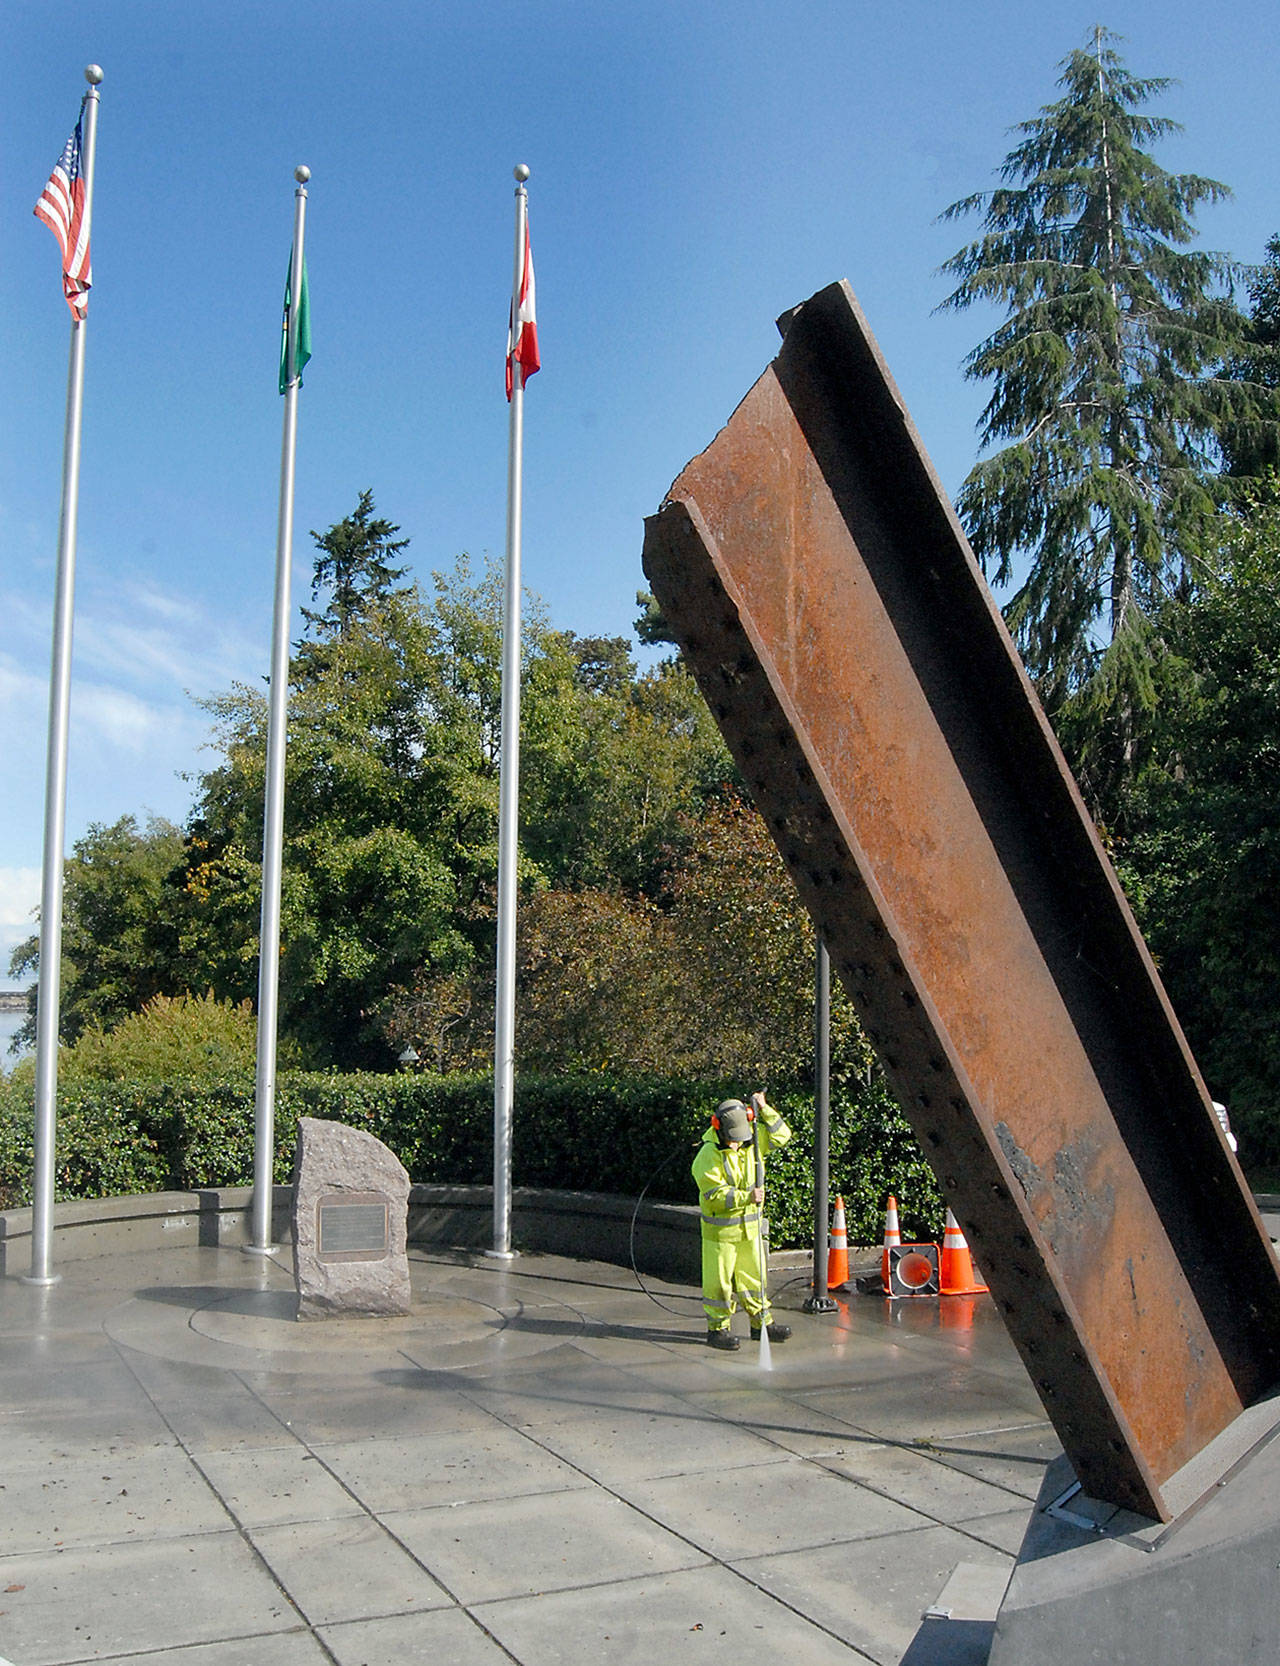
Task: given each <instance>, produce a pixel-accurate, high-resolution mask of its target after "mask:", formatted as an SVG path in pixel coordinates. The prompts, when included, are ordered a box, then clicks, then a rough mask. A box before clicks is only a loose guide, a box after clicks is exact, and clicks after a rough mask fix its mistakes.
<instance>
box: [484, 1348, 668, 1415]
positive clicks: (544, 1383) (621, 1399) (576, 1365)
mask: <svg viewBox="0 0 1280 1666" xmlns="http://www.w3.org/2000/svg"><path fill="white" fill-rule="evenodd" d="M467 1392H468V1394H469V1395H470V1396H471V1397H472V1399H473V1400H474V1401H475V1402H476V1404H477V1405H480V1406H483V1407H484V1409H485V1410H486V1411H488V1412H491V1413H492V1414H493V1415H494V1416H495V1417H499V1418H501V1419H502V1421H503V1422H504V1423H509V1424H510V1425H512V1426H513V1427H514V1428H520V1429H524V1428H540V1427H542V1426H544V1425H547V1424H551V1423H565V1422H572V1421H573V1420H574V1419H575V1418H579V1417H581V1416H582V1415H583V1413H584V1412H588V1411H591V1410H594V1409H595V1408H596V1407H597V1406H601V1405H606V1406H610V1407H614V1408H621V1407H630V1408H631V1409H632V1410H633V1411H653V1410H659V1409H661V1408H662V1407H663V1406H665V1405H666V1404H667V1403H668V1402H669V1400H670V1398H671V1396H670V1395H669V1394H668V1393H667V1392H665V1391H664V1390H662V1389H660V1388H657V1387H654V1386H653V1385H651V1383H650V1382H649V1380H648V1379H647V1377H646V1376H645V1375H644V1374H643V1373H641V1372H638V1371H634V1370H631V1371H624V1370H622V1369H620V1368H619V1367H617V1366H613V1365H607V1364H604V1363H602V1362H601V1361H599V1360H596V1359H594V1358H593V1357H592V1356H591V1355H590V1354H585V1353H583V1352H582V1350H581V1349H579V1348H576V1347H575V1348H567V1349H564V1350H563V1351H562V1352H561V1353H560V1354H559V1355H558V1357H557V1359H556V1361H555V1362H554V1364H553V1363H552V1362H551V1361H550V1360H549V1359H548V1360H547V1361H546V1362H545V1363H544V1364H542V1365H541V1366H539V1367H538V1368H536V1369H535V1370H532V1371H519V1372H504V1373H502V1374H501V1375H497V1374H494V1375H490V1376H488V1377H486V1378H485V1379H484V1380H483V1381H481V1382H478V1383H474V1384H472V1385H470V1386H469V1387H468V1390H467Z"/></svg>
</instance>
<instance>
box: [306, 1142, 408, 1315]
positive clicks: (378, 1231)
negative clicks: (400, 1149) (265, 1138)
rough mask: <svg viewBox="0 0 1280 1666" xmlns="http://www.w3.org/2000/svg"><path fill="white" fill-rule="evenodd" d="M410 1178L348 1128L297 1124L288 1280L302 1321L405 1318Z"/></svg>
mask: <svg viewBox="0 0 1280 1666" xmlns="http://www.w3.org/2000/svg"><path fill="white" fill-rule="evenodd" d="M408 1213H409V1176H408V1174H407V1173H406V1172H405V1170H404V1166H403V1165H402V1164H401V1162H400V1160H399V1158H397V1157H396V1156H395V1154H394V1153H393V1152H391V1151H388V1149H387V1147H386V1146H385V1145H383V1143H382V1141H381V1140H377V1139H375V1138H374V1137H373V1135H372V1134H366V1133H363V1132H362V1131H361V1130H360V1129H358V1128H348V1127H347V1126H346V1125H345V1123H341V1122H328V1121H322V1120H321V1119H320V1118H318V1117H311V1116H304V1117H301V1118H299V1121H298V1146H297V1157H296V1159H295V1165H294V1184H293V1276H294V1282H295V1284H296V1286H297V1290H298V1314H297V1316H298V1318H299V1319H340V1318H385V1317H388V1316H395V1315H400V1314H405V1313H408V1312H409V1310H410V1305H411V1296H410V1290H409V1257H408V1254H407V1251H406V1226H407V1222H408Z"/></svg>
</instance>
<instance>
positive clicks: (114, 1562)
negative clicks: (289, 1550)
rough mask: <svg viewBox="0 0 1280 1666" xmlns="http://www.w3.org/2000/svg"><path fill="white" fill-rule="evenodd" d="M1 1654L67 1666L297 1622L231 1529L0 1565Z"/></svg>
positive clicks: (38, 1665)
mask: <svg viewBox="0 0 1280 1666" xmlns="http://www.w3.org/2000/svg"><path fill="white" fill-rule="evenodd" d="M0 1593H2V1594H0V1603H3V1605H4V1610H5V1612H4V1613H3V1615H0V1650H3V1652H4V1656H5V1658H6V1659H8V1660H10V1661H12V1662H14V1666H65V1663H66V1662H71V1661H84V1660H93V1659H97V1658H99V1657H101V1656H104V1655H105V1656H112V1655H121V1654H123V1655H128V1654H131V1653H137V1654H143V1653H147V1652H149V1651H155V1650H159V1649H172V1648H177V1647H181V1646H182V1645H184V1644H189V1643H205V1642H214V1641H218V1640H220V1639H225V1638H226V1637H227V1636H228V1634H229V1632H234V1634H236V1635H240V1636H245V1635H248V1636H255V1635H258V1634H261V1633H264V1632H271V1631H285V1630H289V1629H291V1628H296V1627H297V1625H298V1623H299V1620H300V1618H301V1616H300V1615H299V1614H298V1612H297V1611H296V1610H295V1609H294V1607H293V1605H292V1604H291V1603H290V1602H289V1601H288V1600H287V1599H286V1598H285V1597H284V1596H283V1594H282V1593H281V1591H280V1589H279V1587H278V1586H277V1585H276V1583H275V1582H274V1580H273V1579H272V1578H271V1576H270V1575H269V1574H268V1573H267V1571H266V1570H265V1569H264V1568H263V1566H262V1563H261V1562H260V1561H259V1559H258V1558H257V1557H256V1556H255V1555H254V1553H253V1551H252V1550H251V1549H250V1548H249V1546H248V1545H247V1544H246V1543H245V1541H244V1539H243V1538H242V1537H241V1535H240V1534H239V1533H237V1532H235V1531H234V1530H233V1531H228V1532H226V1533H203V1534H200V1535H198V1536H197V1537H195V1538H190V1537H187V1538H170V1539H149V1540H142V1541H140V1542H138V1543H134V1544H109V1545H91V1546H87V1547H83V1548H81V1547H76V1548H69V1549H66V1550H51V1551H43V1552H36V1553H34V1554H26V1555H21V1556H6V1557H3V1558H0Z"/></svg>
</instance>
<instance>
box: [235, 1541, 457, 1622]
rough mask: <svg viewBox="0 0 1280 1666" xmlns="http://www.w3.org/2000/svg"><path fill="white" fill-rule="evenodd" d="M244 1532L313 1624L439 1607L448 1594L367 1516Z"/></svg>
mask: <svg viewBox="0 0 1280 1666" xmlns="http://www.w3.org/2000/svg"><path fill="white" fill-rule="evenodd" d="M249 1538H250V1540H251V1541H252V1543H253V1546H254V1548H255V1549H256V1550H257V1552H258V1554H259V1555H260V1556H261V1557H262V1559H263V1561H264V1562H265V1563H266V1564H267V1566H268V1567H269V1568H270V1570H271V1572H272V1574H273V1575H274V1576H275V1578H276V1579H277V1580H278V1581H279V1583H280V1585H281V1587H282V1588H283V1589H284V1590H285V1591H286V1592H287V1593H288V1595H289V1597H290V1598H291V1600H292V1601H293V1602H294V1603H296V1604H297V1607H298V1609H299V1611H300V1612H301V1613H302V1614H303V1615H304V1616H305V1618H306V1619H307V1620H308V1621H309V1623H310V1624H311V1625H312V1626H322V1625H329V1624H332V1623H333V1622H335V1621H338V1620H366V1619H379V1618H382V1617H383V1616H385V1615H388V1614H405V1613H409V1612H417V1611H418V1610H420V1609H424V1608H440V1607H444V1606H447V1605H448V1604H449V1603H450V1602H451V1600H452V1599H451V1598H450V1596H449V1594H448V1592H447V1591H444V1590H442V1589H441V1587H440V1585H439V1584H438V1583H437V1581H436V1580H434V1579H432V1577H431V1575H430V1574H429V1573H428V1572H427V1571H426V1569H425V1568H423V1567H422V1566H421V1565H420V1564H419V1563H418V1562H416V1561H415V1560H414V1559H413V1557H412V1556H410V1555H409V1553H408V1552H407V1551H406V1550H405V1549H404V1547H403V1546H402V1545H400V1544H399V1543H397V1541H396V1539H395V1538H394V1537H393V1536H392V1534H390V1533H388V1532H387V1530H386V1528H385V1527H383V1526H381V1525H380V1523H378V1522H376V1521H372V1520H370V1518H369V1517H368V1516H359V1517H354V1518H347V1519H343V1520H340V1521H306V1522H290V1523H288V1524H286V1525H281V1526H278V1527H255V1528H251V1529H250V1531H249Z"/></svg>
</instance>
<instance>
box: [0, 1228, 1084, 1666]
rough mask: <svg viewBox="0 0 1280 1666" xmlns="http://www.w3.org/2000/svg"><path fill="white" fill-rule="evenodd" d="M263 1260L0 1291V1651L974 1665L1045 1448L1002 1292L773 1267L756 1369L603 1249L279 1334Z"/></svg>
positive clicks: (127, 1664) (676, 1297)
mask: <svg viewBox="0 0 1280 1666" xmlns="http://www.w3.org/2000/svg"><path fill="white" fill-rule="evenodd" d="M55 1256H56V1240H55ZM280 1260H281V1261H283V1262H284V1264H283V1265H278V1264H277V1263H276V1261H274V1260H264V1259H263V1258H261V1257H254V1256H249V1255H245V1254H243V1253H242V1252H240V1251H238V1250H235V1249H229V1248H223V1249H215V1248H204V1249H196V1248H175V1249H169V1250H150V1251H143V1252H137V1253H128V1254H121V1255H116V1256H111V1257H105V1256H104V1257H100V1258H98V1259H91V1260H84V1261H76V1262H69V1263H67V1264H66V1265H65V1266H62V1267H60V1268H59V1271H60V1272H61V1275H62V1277H61V1282H59V1283H58V1284H57V1285H55V1286H53V1287H52V1288H47V1289H39V1288H36V1287H33V1286H30V1285H27V1284H24V1283H23V1282H22V1281H21V1280H20V1279H19V1278H18V1277H17V1276H16V1275H15V1276H10V1277H7V1278H5V1279H3V1280H0V1431H2V1432H3V1441H4V1444H3V1452H4V1461H3V1469H2V1471H0V1502H2V1504H3V1508H2V1509H0V1661H2V1662H7V1663H12V1666H54V1663H59V1666H69V1663H72V1662H80V1661H89V1660H94V1661H100V1660H111V1661H114V1662H117V1663H118V1666H143V1663H144V1662H146V1663H147V1666H320V1663H322V1662H336V1663H337V1666H413V1663H415V1662H427V1661H431V1662H435V1663H446V1666H498V1663H501V1662H511V1661H516V1662H519V1663H521V1666H561V1663H565V1666H569V1663H571V1666H579V1663H582V1662H589V1663H591V1666H596V1663H599V1666H620V1663H630V1662H636V1663H639V1662H644V1663H645V1666H651V1663H652V1662H653V1661H655V1660H658V1661H660V1662H662V1663H663V1666H684V1663H685V1662H707V1661H712V1660H716V1661H723V1660H725V1659H728V1658H738V1659H743V1658H767V1659H771V1660H775V1661H783V1662H787V1663H788V1666H796V1663H799V1666H809V1663H813V1666H827V1663H833V1666H834V1663H853V1662H857V1661H876V1662H880V1663H882V1666H896V1663H898V1662H899V1661H905V1662H906V1666H978V1663H979V1662H981V1661H982V1660H984V1659H985V1656H986V1649H987V1645H988V1643H989V1639H990V1631H991V1620H992V1619H993V1617H994V1614H995V1609H996V1606H997V1604H998V1602H999V1598H1000V1594H1001V1592H1002V1591H1003V1588H1004V1584H1005V1582H1006V1580H1007V1577H1008V1574H1009V1572H1010V1570H1011V1568H1012V1564H1013V1558H1014V1555H1015V1554H1016V1552H1017V1549H1018V1546H1019V1544H1020V1542H1021V1539H1022V1533H1023V1528H1024V1526H1025V1524H1026V1521H1027V1518H1028V1516H1029V1514H1030V1510H1031V1506H1032V1502H1033V1500H1034V1499H1035V1497H1036V1494H1037V1491H1038V1489H1039V1485H1040V1481H1041V1477H1042V1474H1043V1471H1044V1468H1045V1466H1046V1464H1047V1463H1048V1462H1049V1460H1050V1459H1052V1458H1053V1457H1055V1456H1057V1455H1058V1454H1059V1452H1060V1450H1061V1448H1060V1446H1059V1445H1058V1443H1057V1441H1056V1439H1055V1438H1054V1435H1053V1432H1052V1429H1051V1428H1050V1426H1049V1424H1048V1423H1047V1422H1046V1421H1045V1418H1044V1415H1043V1412H1042V1410H1041V1407H1040V1404H1039V1401H1038V1400H1037V1398H1036V1395H1035V1392H1034V1390H1033V1389H1032V1387H1031V1385H1030V1383H1029V1381H1028V1379H1027V1376H1026V1373H1025V1372H1024V1371H1023V1369H1022V1366H1021V1364H1020V1363H1019V1361H1018V1359H1017V1357H1016V1355H1015V1354H1014V1351H1013V1349H1012V1346H1011V1345H1010V1343H1009V1341H1008V1339H1007V1337H1006V1336H1005V1333H1004V1331H1003V1328H1002V1326H1001V1325H1000V1322H999V1320H998V1318H997V1316H996V1314H995V1312H994V1309H993V1307H992V1305H991V1300H990V1298H989V1297H976V1298H975V1297H953V1298H949V1299H944V1300H942V1301H941V1302H939V1301H936V1300H933V1301H930V1300H927V1299H926V1300H917V1301H907V1302H897V1303H893V1304H890V1303H888V1302H886V1301H883V1300H881V1299H879V1298H876V1297H866V1296H852V1297H849V1298H848V1299H845V1300H843V1301H841V1303H840V1305H839V1308H838V1311H837V1312H836V1313H835V1314H834V1315H830V1316H822V1317H818V1316H810V1315H806V1314H804V1313H802V1312H800V1311H798V1310H799V1308H800V1305H801V1302H802V1299H803V1296H804V1295H805V1293H806V1291H805V1287H804V1283H803V1278H804V1275H803V1272H798V1273H790V1274H788V1273H782V1274H777V1275H775V1280H774V1285H775V1310H776V1315H777V1317H780V1318H781V1317H785V1318H786V1319H787V1320H788V1321H789V1322H790V1323H791V1324H792V1326H793V1327H794V1332H795V1334H794V1335H793V1337H792V1339H791V1340H790V1341H789V1342H787V1343H786V1344H785V1345H781V1346H778V1345H775V1346H774V1347H773V1348H772V1349H771V1350H770V1356H771V1357H770V1360H769V1366H770V1368H769V1369H765V1368H763V1366H762V1363H761V1360H760V1356H759V1350H758V1348H757V1347H756V1346H755V1345H754V1344H752V1343H750V1342H749V1341H747V1340H746V1339H745V1322H744V1320H743V1318H742V1316H739V1318H738V1319H737V1320H736V1321H735V1324H736V1325H738V1326H740V1327H741V1328H742V1332H743V1336H744V1341H743V1346H742V1349H741V1351H740V1352H739V1353H737V1354H721V1353H717V1352H713V1351H712V1350H710V1349H708V1348H707V1347H706V1346H705V1344H704V1341H703V1337H704V1334H705V1333H704V1325H703V1319H702V1314H701V1309H700V1307H699V1305H698V1302H697V1298H696V1292H694V1291H692V1290H690V1289H689V1288H688V1287H681V1286H677V1285H672V1284H665V1283H662V1282H661V1281H656V1280H646V1281H645V1282H646V1286H647V1288H648V1291H649V1292H650V1294H645V1293H644V1292H643V1291H641V1290H640V1289H638V1288H637V1284H636V1280H635V1278H634V1277H633V1275H632V1273H631V1272H630V1271H629V1270H627V1269H623V1268H619V1267H614V1266H607V1265H603V1264H601V1263H598V1262H588V1261H574V1260H568V1259H562V1258H556V1257H549V1256H537V1255H529V1256H525V1257H521V1258H520V1259H518V1260H515V1261H513V1262H512V1263H510V1264H504V1263H501V1262H497V1261H494V1260H492V1259H489V1258H486V1257H484V1256H478V1255H469V1254H461V1253H458V1254H451V1253H448V1252H432V1251H414V1252H413V1253H412V1255H411V1260H412V1271H413V1287H414V1311H413V1313H412V1314H411V1315H410V1316H409V1317H407V1318H404V1319H395V1320H346V1321H329V1322H325V1323H311V1324H298V1323H297V1322H296V1321H295V1320H294V1319H293V1317H292V1311H293V1281H292V1274H291V1270H290V1268H289V1265H288V1252H287V1251H286V1252H285V1253H284V1255H283V1256H282V1257H281V1258H280ZM788 1280H790V1282H788ZM654 1298H656V1299H654ZM783 1310H790V1311H785V1312H784V1311H783ZM931 1609H933V1610H935V1615H934V1617H931V1618H928V1619H926V1618H924V1616H925V1614H926V1612H927V1611H929V1610H931ZM756 1651H763V1652H762V1653H760V1654H759V1655H757V1653H756Z"/></svg>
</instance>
